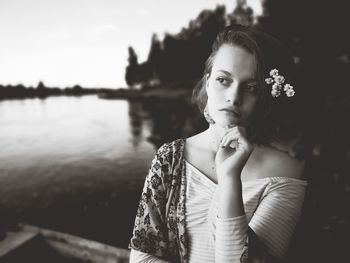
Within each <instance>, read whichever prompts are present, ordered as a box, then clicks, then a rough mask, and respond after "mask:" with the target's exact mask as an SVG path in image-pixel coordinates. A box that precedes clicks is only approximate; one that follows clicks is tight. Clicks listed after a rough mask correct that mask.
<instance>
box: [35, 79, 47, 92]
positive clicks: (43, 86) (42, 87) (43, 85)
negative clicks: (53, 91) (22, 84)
mask: <svg viewBox="0 0 350 263" xmlns="http://www.w3.org/2000/svg"><path fill="white" fill-rule="evenodd" d="M36 88H37V90H38V91H39V90H44V89H46V86H45V84H44V82H42V81H39V83H38V85H37V86H36Z"/></svg>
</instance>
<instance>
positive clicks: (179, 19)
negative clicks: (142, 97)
mask: <svg viewBox="0 0 350 263" xmlns="http://www.w3.org/2000/svg"><path fill="white" fill-rule="evenodd" d="M247 2H248V4H249V5H250V6H251V7H253V9H254V10H255V12H256V13H257V14H259V13H261V6H260V0H250V1H249V0H248V1H247ZM235 3H236V1H235V0H176V1H174V0H124V1H122V0H0V38H1V41H0V84H3V85H6V84H19V83H22V84H24V85H33V86H36V85H37V83H38V81H40V80H42V81H44V83H45V84H46V85H47V86H58V87H66V86H73V85H75V84H80V85H82V86H84V87H107V88H116V87H124V86H126V84H125V80H124V75H125V67H126V65H127V57H128V52H127V48H128V46H129V45H131V46H133V47H134V48H135V50H136V53H137V55H138V57H139V62H142V61H144V60H145V59H146V57H147V55H148V51H149V47H150V41H151V36H152V33H157V34H158V36H159V37H160V38H161V39H162V37H163V35H164V33H165V32H169V33H177V32H179V30H180V29H181V28H182V27H185V26H187V25H188V22H189V20H190V19H194V18H195V17H197V15H198V14H199V12H200V11H201V10H203V9H204V8H209V9H213V8H215V7H216V5H217V4H225V5H226V7H227V11H228V12H231V11H232V10H233V8H234V6H235Z"/></svg>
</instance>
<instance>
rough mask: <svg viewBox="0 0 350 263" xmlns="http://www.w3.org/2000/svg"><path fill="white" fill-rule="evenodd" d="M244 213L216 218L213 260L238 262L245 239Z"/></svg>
mask: <svg viewBox="0 0 350 263" xmlns="http://www.w3.org/2000/svg"><path fill="white" fill-rule="evenodd" d="M247 231H248V223H247V218H246V215H245V214H244V215H242V216H238V217H233V218H225V219H224V218H217V222H216V234H215V238H216V240H215V262H216V263H219V262H220V263H221V262H240V258H241V255H242V253H243V251H244V248H245V243H246V239H247V234H248V233H247Z"/></svg>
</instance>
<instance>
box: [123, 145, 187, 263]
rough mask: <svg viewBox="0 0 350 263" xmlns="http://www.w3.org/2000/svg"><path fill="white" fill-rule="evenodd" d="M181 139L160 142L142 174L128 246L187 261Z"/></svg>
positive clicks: (184, 187) (155, 254) (184, 181)
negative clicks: (142, 185) (150, 162)
mask: <svg viewBox="0 0 350 263" xmlns="http://www.w3.org/2000/svg"><path fill="white" fill-rule="evenodd" d="M184 145H185V140H183V139H178V140H175V141H173V142H171V143H167V144H164V145H162V146H161V147H160V148H159V149H158V151H157V153H156V155H155V157H154V159H153V161H152V164H151V168H150V170H149V173H148V175H147V177H146V180H145V184H144V187H143V191H142V195H141V199H140V203H139V206H138V209H137V213H136V219H135V225H134V230H133V236H132V238H131V241H130V244H129V248H132V249H135V250H138V251H142V252H144V253H148V254H151V255H154V256H157V257H159V258H162V259H165V260H169V261H171V262H183V263H186V262H188V251H187V248H188V238H187V235H186V231H185V230H186V226H185V197H186V195H185V194H186V178H185V168H184V165H185V163H184V158H183V152H184V151H183V149H184Z"/></svg>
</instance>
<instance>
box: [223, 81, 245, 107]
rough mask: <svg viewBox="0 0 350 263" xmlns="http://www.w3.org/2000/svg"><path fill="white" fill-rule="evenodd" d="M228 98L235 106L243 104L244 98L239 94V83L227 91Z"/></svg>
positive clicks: (233, 84)
mask: <svg viewBox="0 0 350 263" xmlns="http://www.w3.org/2000/svg"><path fill="white" fill-rule="evenodd" d="M226 96H227V97H226V99H227V100H229V101H231V102H232V104H233V105H236V106H238V105H241V104H242V98H241V95H240V92H239V84H238V83H237V82H236V83H232V85H231V86H230V88H229V89H228V90H227V94H226Z"/></svg>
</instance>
